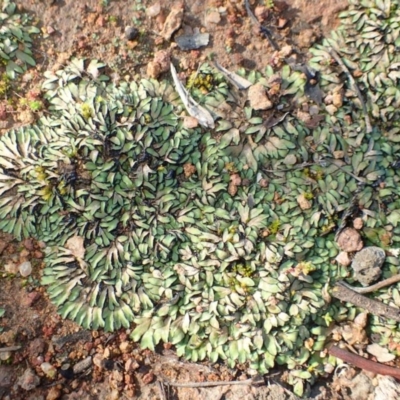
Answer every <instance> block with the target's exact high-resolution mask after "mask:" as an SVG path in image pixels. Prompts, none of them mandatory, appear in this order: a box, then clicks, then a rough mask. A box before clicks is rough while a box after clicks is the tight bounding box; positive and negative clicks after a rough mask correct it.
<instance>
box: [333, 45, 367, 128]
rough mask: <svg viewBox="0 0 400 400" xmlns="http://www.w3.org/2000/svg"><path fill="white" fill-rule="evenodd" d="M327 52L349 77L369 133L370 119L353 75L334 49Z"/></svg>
mask: <svg viewBox="0 0 400 400" xmlns="http://www.w3.org/2000/svg"><path fill="white" fill-rule="evenodd" d="M329 53H330V55H331V56H332V57H333V58H334V59H335V61H336V62H337V63H338V64H339V65H340V67H341V68H342V70H343V72H344V73H345V74H346V75H347V77H348V78H349V81H350V83H351V85H352V86H353V89H354V90H355V92H356V94H357V97H358V100H360V103H361V106H362V109H363V113H364V119H365V127H366V131H367V133H371V132H372V125H371V121H370V120H369V115H368V112H367V106H366V105H365V102H364V99H363V97H362V94H361V92H360V89H359V88H358V86H357V83H356V81H355V79H354V78H353V75H351V73H350V71H349V69H348V68H347V67H346V65H345V64H344V62H343V61H342V59H341V58H340V56H339V54H338V53H336V51H335V50H334V49H333V48H332V47H331V48H330V49H329Z"/></svg>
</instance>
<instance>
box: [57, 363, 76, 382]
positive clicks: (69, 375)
mask: <svg viewBox="0 0 400 400" xmlns="http://www.w3.org/2000/svg"><path fill="white" fill-rule="evenodd" d="M60 375H61V376H62V377H63V378H65V379H73V377H74V375H75V374H74V371H73V369H72V367H71V366H70V365H69V364H64V365H62V366H61V368H60Z"/></svg>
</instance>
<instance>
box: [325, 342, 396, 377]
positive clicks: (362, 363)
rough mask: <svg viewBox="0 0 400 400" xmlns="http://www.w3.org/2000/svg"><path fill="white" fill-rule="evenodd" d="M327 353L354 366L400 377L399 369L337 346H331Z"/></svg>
mask: <svg viewBox="0 0 400 400" xmlns="http://www.w3.org/2000/svg"><path fill="white" fill-rule="evenodd" d="M328 352H329V354H330V355H332V356H334V357H337V358H340V359H341V360H343V361H345V362H347V363H350V364H352V365H354V366H355V367H358V368H361V369H365V370H366V371H371V372H373V373H375V374H379V375H389V376H392V377H393V378H396V379H400V369H398V368H394V367H389V366H388V365H384V364H380V363H377V362H374V361H371V360H367V359H366V358H364V357H361V356H359V355H357V354H353V353H350V352H348V351H346V350H343V349H341V348H340V347H337V346H332V347H331V348H330V349H329V350H328Z"/></svg>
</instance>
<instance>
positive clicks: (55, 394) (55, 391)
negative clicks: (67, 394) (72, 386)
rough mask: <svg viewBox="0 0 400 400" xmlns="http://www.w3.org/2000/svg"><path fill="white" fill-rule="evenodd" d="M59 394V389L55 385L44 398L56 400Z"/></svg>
mask: <svg viewBox="0 0 400 400" xmlns="http://www.w3.org/2000/svg"><path fill="white" fill-rule="evenodd" d="M61 395H62V393H61V390H60V389H59V388H58V387H57V386H53V387H52V388H51V389H50V390H49V393H47V396H46V400H57V399H59V398H60V397H61Z"/></svg>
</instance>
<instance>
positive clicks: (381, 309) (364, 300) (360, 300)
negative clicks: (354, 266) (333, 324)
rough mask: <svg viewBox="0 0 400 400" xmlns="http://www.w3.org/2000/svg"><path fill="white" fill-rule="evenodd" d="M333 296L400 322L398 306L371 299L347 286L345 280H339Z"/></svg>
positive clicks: (374, 313)
mask: <svg viewBox="0 0 400 400" xmlns="http://www.w3.org/2000/svg"><path fill="white" fill-rule="evenodd" d="M332 296H333V297H336V298H337V299H339V300H342V301H347V302H349V303H351V304H354V305H356V306H357V307H361V308H363V309H365V310H367V311H369V312H370V313H371V314H373V315H379V316H381V317H385V318H388V319H394V320H395V321H398V322H400V310H399V309H398V308H394V307H391V306H388V305H386V304H384V303H381V302H380V301H377V300H373V299H369V298H368V297H366V296H363V295H361V294H359V293H357V292H355V291H353V290H352V288H350V287H349V286H347V284H345V283H344V282H338V284H337V286H335V287H334V288H333V290H332Z"/></svg>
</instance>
